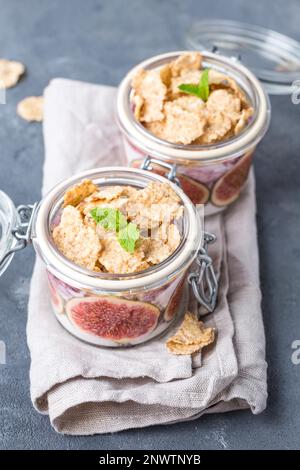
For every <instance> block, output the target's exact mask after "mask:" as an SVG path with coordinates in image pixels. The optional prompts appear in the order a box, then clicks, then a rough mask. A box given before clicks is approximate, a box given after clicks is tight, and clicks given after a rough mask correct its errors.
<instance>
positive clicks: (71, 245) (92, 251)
mask: <svg viewBox="0 0 300 470" xmlns="http://www.w3.org/2000/svg"><path fill="white" fill-rule="evenodd" d="M53 240H54V242H55V244H56V246H57V248H58V249H59V250H60V251H61V252H62V253H63V255H64V256H66V258H68V259H70V260H71V261H73V262H74V263H76V264H78V265H80V266H82V267H85V268H87V269H91V270H94V268H95V264H96V261H97V259H98V254H99V251H100V249H101V243H100V240H99V238H98V236H97V234H96V232H95V230H94V229H93V228H92V227H90V226H86V225H84V224H83V220H82V217H81V214H80V212H79V211H78V210H77V209H76V208H75V207H73V206H66V207H65V208H64V209H63V211H62V215H61V220H60V223H59V225H58V226H57V227H55V228H54V229H53Z"/></svg>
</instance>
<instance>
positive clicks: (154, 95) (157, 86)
mask: <svg viewBox="0 0 300 470" xmlns="http://www.w3.org/2000/svg"><path fill="white" fill-rule="evenodd" d="M132 88H133V89H134V92H135V96H139V97H140V98H139V99H138V100H139V102H140V103H141V100H143V104H142V108H143V109H142V113H141V115H140V118H139V119H140V121H145V122H151V121H159V120H161V119H163V118H164V115H163V112H162V111H163V103H164V100H165V98H166V94H167V87H166V86H165V85H164V83H163V82H162V80H161V77H160V74H159V71H158V70H144V69H139V70H138V71H137V72H136V74H135V76H134V77H133V80H132Z"/></svg>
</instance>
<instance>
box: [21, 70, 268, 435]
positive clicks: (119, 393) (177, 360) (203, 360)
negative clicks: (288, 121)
mask: <svg viewBox="0 0 300 470" xmlns="http://www.w3.org/2000/svg"><path fill="white" fill-rule="evenodd" d="M115 93H116V90H115V89H114V88H110V87H104V86H97V85H91V84H86V83H81V82H74V81H70V80H63V79H55V80H53V81H52V82H51V83H50V85H49V86H48V87H47V89H46V91H45V116H44V138H45V150H46V158H45V164H44V184H43V194H45V193H46V192H47V191H48V190H49V189H50V188H51V187H52V186H53V185H55V184H56V183H57V182H58V181H60V180H62V179H64V178H67V177H69V176H70V175H74V174H76V173H79V172H81V171H82V170H85V169H88V168H93V167H97V166H104V165H113V164H115V165H116V164H120V163H121V164H122V163H125V162H124V150H123V147H122V139H121V136H120V134H119V131H118V129H117V126H116V124H115V119H114V102H115ZM254 191H255V188H254V177H253V174H251V177H250V179H249V182H248V184H247V187H246V188H245V190H244V191H243V194H242V196H241V197H240V199H239V200H238V202H236V203H235V204H234V205H233V206H232V207H231V208H230V209H229V210H227V211H225V212H222V213H220V214H216V215H213V216H211V217H208V218H207V220H206V230H208V231H210V232H212V233H215V234H216V235H217V237H218V241H217V243H215V244H214V245H212V246H211V247H210V255H211V256H212V257H213V259H214V263H215V268H216V270H217V271H218V273H219V279H220V289H219V300H218V306H217V308H216V310H215V312H214V313H213V314H212V315H209V316H207V317H205V318H206V320H205V323H206V324H207V325H209V326H214V327H215V328H216V330H217V339H216V342H215V344H214V345H212V346H211V347H208V348H206V350H204V352H203V354H202V356H201V354H198V355H196V357H193V358H191V357H190V356H173V355H172V354H169V353H168V352H167V350H166V347H165V338H161V339H160V340H157V341H152V342H150V343H149V344H146V345H144V346H139V347H137V348H132V349H126V350H108V349H101V348H97V347H94V346H90V345H87V344H85V343H83V342H80V341H79V340H77V339H76V338H74V337H73V336H71V335H70V334H69V333H68V332H66V331H65V330H64V329H63V328H62V327H61V326H60V324H59V323H58V322H57V321H56V319H55V317H54V315H53V314H52V311H51V307H50V303H49V298H48V293H47V292H48V291H47V285H46V278H45V269H44V266H43V264H42V262H41V261H39V260H37V262H36V265H35V268H34V273H33V277H32V281H31V289H30V300H29V318H28V326H27V334H28V344H29V348H30V352H31V371H30V377H31V397H32V401H33V404H34V406H35V407H36V409H37V410H38V411H40V412H41V413H44V414H49V417H50V420H51V424H52V426H53V427H54V428H55V430H56V431H58V432H61V433H66V434H95V433H106V432H113V431H120V430H122V429H128V428H137V427H144V426H148V425H154V424H166V423H171V422H172V423H173V422H176V421H181V420H189V419H195V418H197V417H199V416H200V415H202V414H204V413H212V412H222V411H229V410H235V409H241V408H251V410H252V412H253V413H255V414H257V413H260V412H261V411H263V409H264V408H265V405H266V398H267V386H266V362H265V338H264V329H263V323H262V315H261V309H260V300H261V294H260V289H259V275H258V250H257V240H256V224H255V194H254Z"/></svg>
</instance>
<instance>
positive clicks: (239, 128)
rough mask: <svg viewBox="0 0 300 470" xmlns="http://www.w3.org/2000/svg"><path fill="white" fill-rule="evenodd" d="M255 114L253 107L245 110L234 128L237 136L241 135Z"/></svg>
mask: <svg viewBox="0 0 300 470" xmlns="http://www.w3.org/2000/svg"><path fill="white" fill-rule="evenodd" d="M253 113H254V110H253V108H251V107H249V108H247V109H243V111H242V113H241V115H240V118H239V120H238V123H237V124H236V126H235V128H234V133H235V135H237V134H239V133H240V132H241V131H242V130H243V129H244V127H245V126H246V125H247V124H248V121H249V119H250V117H251V116H252V115H253Z"/></svg>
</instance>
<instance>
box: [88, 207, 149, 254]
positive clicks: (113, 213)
mask: <svg viewBox="0 0 300 470" xmlns="http://www.w3.org/2000/svg"><path fill="white" fill-rule="evenodd" d="M90 214H91V216H92V217H93V219H94V221H95V222H96V223H97V224H100V225H101V226H102V227H103V228H104V229H105V230H109V231H111V232H116V234H117V240H118V242H119V243H120V245H121V247H122V248H123V249H124V250H125V251H128V252H129V253H133V252H134V250H135V244H136V242H137V240H138V239H139V237H140V231H139V229H138V227H137V225H136V224H134V223H132V222H127V219H126V217H125V215H124V214H122V212H121V211H119V209H114V208H112V207H95V208H94V209H92V210H91V211H90Z"/></svg>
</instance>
